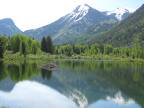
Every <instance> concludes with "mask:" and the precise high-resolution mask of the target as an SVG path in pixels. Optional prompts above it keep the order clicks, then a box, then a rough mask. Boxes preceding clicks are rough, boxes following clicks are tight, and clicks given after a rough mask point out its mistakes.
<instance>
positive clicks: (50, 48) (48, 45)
mask: <svg viewBox="0 0 144 108" xmlns="http://www.w3.org/2000/svg"><path fill="white" fill-rule="evenodd" d="M46 48H47V49H46V52H47V53H50V54H52V53H53V43H52V40H51V37H50V36H48V37H47V38H46Z"/></svg>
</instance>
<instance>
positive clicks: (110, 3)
mask: <svg viewBox="0 0 144 108" xmlns="http://www.w3.org/2000/svg"><path fill="white" fill-rule="evenodd" d="M94 1H95V4H93V6H94V7H95V8H97V9H100V10H106V9H107V10H113V9H116V8H119V7H122V8H128V9H131V10H135V9H137V8H138V7H140V6H141V5H142V4H144V0H94Z"/></svg>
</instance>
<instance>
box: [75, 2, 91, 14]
mask: <svg viewBox="0 0 144 108" xmlns="http://www.w3.org/2000/svg"><path fill="white" fill-rule="evenodd" d="M89 8H90V6H89V5H88V4H81V5H78V6H77V7H76V9H75V10H74V12H76V13H78V12H87V11H88V10H89Z"/></svg>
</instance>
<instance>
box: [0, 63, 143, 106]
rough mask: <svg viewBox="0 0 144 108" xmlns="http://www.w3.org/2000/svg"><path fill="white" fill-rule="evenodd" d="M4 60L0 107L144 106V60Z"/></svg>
mask: <svg viewBox="0 0 144 108" xmlns="http://www.w3.org/2000/svg"><path fill="white" fill-rule="evenodd" d="M51 62H52V63H55V64H57V68H56V69H53V70H48V69H43V68H42V67H41V66H43V65H42V64H41V65H39V64H38V63H36V62H25V63H13V64H12V63H11V64H10V63H2V62H0V108H143V107H144V63H135V62H112V61H76V60H75V61H74V60H73V61H69V60H61V61H51Z"/></svg>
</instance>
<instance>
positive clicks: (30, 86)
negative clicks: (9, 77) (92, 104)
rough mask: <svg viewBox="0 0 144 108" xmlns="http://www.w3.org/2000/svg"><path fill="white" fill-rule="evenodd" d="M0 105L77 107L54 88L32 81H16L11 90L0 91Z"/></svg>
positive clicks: (11, 106)
mask: <svg viewBox="0 0 144 108" xmlns="http://www.w3.org/2000/svg"><path fill="white" fill-rule="evenodd" d="M0 105H2V106H6V107H8V108H48V107H49V108H59V107H61V108H77V106H76V104H75V103H74V102H72V101H71V100H70V99H68V98H67V97H65V96H64V95H62V94H60V93H59V92H57V91H56V90H54V89H52V88H50V87H48V86H45V85H43V84H40V83H37V82H32V81H23V82H19V83H17V84H16V85H15V86H14V88H13V90H12V91H11V92H3V91H0Z"/></svg>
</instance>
